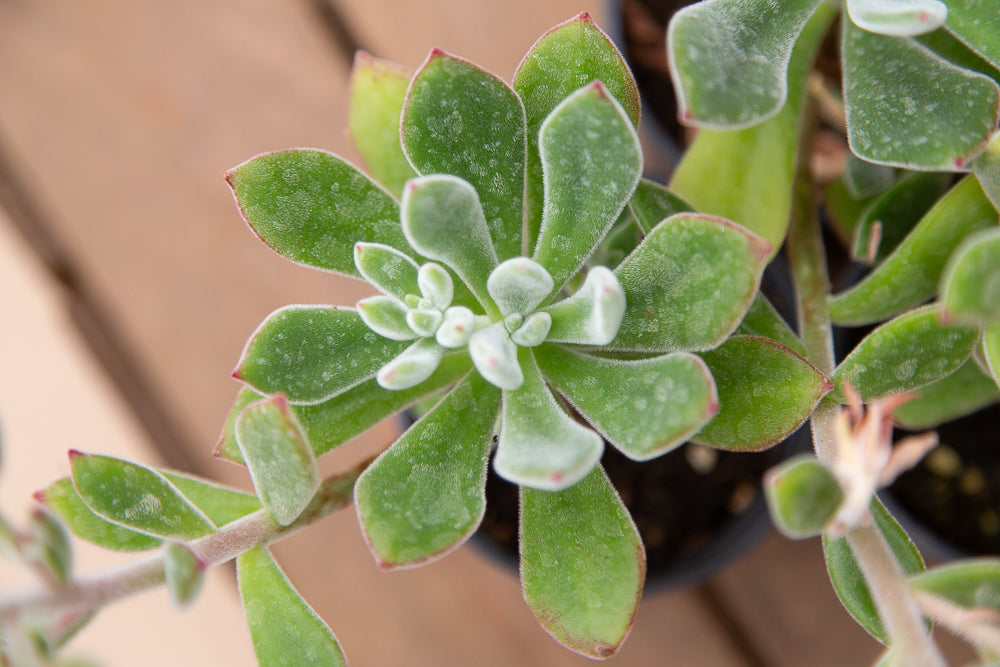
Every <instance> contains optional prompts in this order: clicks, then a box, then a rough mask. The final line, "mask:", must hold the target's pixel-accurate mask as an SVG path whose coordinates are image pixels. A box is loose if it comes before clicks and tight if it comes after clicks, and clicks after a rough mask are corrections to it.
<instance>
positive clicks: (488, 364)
mask: <svg viewBox="0 0 1000 667" xmlns="http://www.w3.org/2000/svg"><path fill="white" fill-rule="evenodd" d="M469 356H470V357H472V363H474V364H475V365H476V370H478V371H479V374H480V375H482V376H483V377H484V378H486V380H487V381H488V382H489V383H490V384H492V385H494V386H496V387H500V388H501V389H510V390H515V389H517V388H518V387H520V386H521V384H522V383H523V382H524V374H523V373H522V372H521V366H520V365H519V364H518V361H517V346H516V345H515V344H514V341H512V340H511V338H510V333H508V332H507V328H506V327H505V326H504V323H503V322H497V323H496V324H493V325H492V326H489V327H487V328H485V329H480V330H479V331H477V332H476V333H474V334H473V335H472V338H470V339H469Z"/></svg>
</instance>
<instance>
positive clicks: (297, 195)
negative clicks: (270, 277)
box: [226, 149, 408, 276]
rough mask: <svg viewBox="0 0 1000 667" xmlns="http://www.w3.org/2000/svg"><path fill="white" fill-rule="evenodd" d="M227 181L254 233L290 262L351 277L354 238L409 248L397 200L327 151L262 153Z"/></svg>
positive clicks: (353, 269) (229, 174)
mask: <svg viewBox="0 0 1000 667" xmlns="http://www.w3.org/2000/svg"><path fill="white" fill-rule="evenodd" d="M226 181H227V182H228V183H229V187H231V188H232V190H233V194H234V195H235V197H236V201H237V202H238V203H239V205H240V211H241V212H242V214H243V218H244V220H246V223H247V224H248V225H250V227H251V229H253V231H254V233H256V234H257V236H259V237H260V239H261V240H262V241H264V243H266V244H267V245H269V246H271V248H273V249H274V250H275V251H277V252H278V253H280V254H281V255H283V256H284V257H287V258H288V259H290V260H292V261H293V262H298V263H299V264H305V265H306V266H312V267H315V268H318V269H326V270H328V271H336V272H338V273H344V274H347V275H349V276H357V275H358V273H357V269H356V268H355V266H354V256H353V253H354V244H355V243H357V242H358V241H366V242H369V243H383V244H385V245H389V246H392V247H394V248H397V249H399V250H403V251H405V250H407V249H408V246H407V245H406V239H405V238H404V237H403V233H402V231H401V230H400V228H399V206H398V204H396V200H395V199H393V198H392V195H390V194H389V193H388V192H386V191H385V190H383V189H382V188H381V186H379V185H378V184H376V183H375V182H374V181H372V180H371V179H369V178H368V177H367V176H365V175H364V174H362V173H361V172H360V171H358V170H357V169H356V168H355V167H354V166H352V165H350V164H348V163H347V162H345V161H344V160H342V159H341V158H339V157H338V156H336V155H334V154H333V153H327V152H325V151H318V150H312V149H299V150H289V151H283V152H279V153H268V154H265V155H261V156H258V157H255V158H253V159H251V160H249V161H247V162H244V163H243V164H241V165H239V166H238V167H234V168H233V169H232V170H231V171H230V172H229V173H227V174H226Z"/></svg>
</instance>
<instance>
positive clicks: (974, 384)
mask: <svg viewBox="0 0 1000 667" xmlns="http://www.w3.org/2000/svg"><path fill="white" fill-rule="evenodd" d="M997 401H1000V388H998V387H997V385H996V383H995V382H994V381H993V379H992V378H990V377H987V376H986V375H984V374H983V372H982V370H980V368H979V366H978V365H977V364H976V362H975V361H972V360H969V361H967V362H965V364H964V365H963V366H962V367H961V368H959V369H958V370H957V371H955V372H954V373H952V374H951V375H946V376H945V377H943V378H941V379H940V380H938V381H937V382H932V383H931V384H929V385H926V386H924V387H921V388H920V390H919V395H918V396H917V397H916V398H913V399H911V400H909V401H907V402H906V403H904V404H903V405H901V406H899V407H898V408H896V410H895V411H894V412H893V413H892V416H893V418H894V419H895V420H896V421H898V422H899V424H900V425H901V426H903V427H904V428H907V429H910V430H911V431H918V430H923V429H928V428H934V427H935V426H937V425H938V424H943V423H944V422H946V421H951V420H952V419H958V418H959V417H963V416H965V415H968V414H972V413H973V412H975V411H976V410H979V409H980V408H984V407H986V406H987V405H990V404H991V403H995V402H997Z"/></svg>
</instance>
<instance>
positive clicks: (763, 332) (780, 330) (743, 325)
mask: <svg viewBox="0 0 1000 667" xmlns="http://www.w3.org/2000/svg"><path fill="white" fill-rule="evenodd" d="M736 333H738V334H742V335H744V336H761V337H763V338H770V339H771V340H775V341H778V342H779V343H781V344H782V345H784V346H785V347H787V348H788V349H790V350H791V351H792V352H794V353H795V354H797V355H799V356H801V357H804V356H806V346H805V345H803V343H802V341H801V340H799V337H798V336H796V335H795V332H794V331H792V329H791V327H789V326H788V323H787V322H785V320H784V319H783V318H782V317H781V315H779V314H778V311H777V310H775V308H774V306H773V305H771V302H770V301H768V300H767V297H765V296H764V295H763V294H761V293H760V292H757V295H756V296H755V297H754V299H753V303H751V304H750V310H748V311H747V314H746V315H744V316H743V321H742V322H740V326H739V327H738V328H737V329H736Z"/></svg>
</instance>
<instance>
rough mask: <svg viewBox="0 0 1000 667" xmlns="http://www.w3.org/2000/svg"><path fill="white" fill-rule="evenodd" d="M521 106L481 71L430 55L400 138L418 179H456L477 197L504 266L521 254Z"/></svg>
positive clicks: (411, 96)
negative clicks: (432, 176) (440, 176)
mask: <svg viewBox="0 0 1000 667" xmlns="http://www.w3.org/2000/svg"><path fill="white" fill-rule="evenodd" d="M525 123H526V121H525V117H524V105H523V104H522V103H521V99H520V98H519V97H518V96H517V93H515V92H514V90H513V89H512V88H511V87H510V86H509V85H507V84H506V83H505V82H504V81H502V80H501V79H499V78H497V77H496V76H495V75H493V74H491V73H490V72H487V71H486V70H484V69H482V68H481V67H479V66H478V65H474V64H473V63H470V62H468V61H466V60H462V59H461V58H457V57H455V56H452V55H449V54H447V53H445V52H444V51H442V50H441V49H437V48H435V49H433V50H432V51H431V53H430V55H428V56H427V60H425V61H424V64H423V65H422V66H421V68H420V69H419V70H418V71H417V74H416V76H414V78H413V82H412V83H411V84H410V90H409V92H408V93H407V97H406V106H405V107H404V108H403V117H402V121H401V123H400V135H401V136H402V140H403V150H404V151H405V152H406V155H407V156H408V157H409V158H410V162H411V163H412V164H413V166H414V167H415V168H416V170H417V171H418V172H420V173H421V174H425V175H428V174H452V175H454V176H457V177H459V178H461V179H463V180H465V181H467V182H468V183H469V184H470V185H472V187H473V188H474V189H475V190H476V191H477V192H478V193H479V199H480V201H481V202H482V206H483V212H484V214H485V215H486V221H487V224H488V225H489V230H490V236H491V237H492V238H493V243H494V244H495V247H496V254H497V256H498V257H499V258H500V259H501V260H504V259H507V258H509V257H515V256H519V255H521V254H522V252H523V250H522V245H521V228H522V226H523V220H522V218H523V211H524V205H523V201H524V169H525V159H526V151H527V138H526V135H525Z"/></svg>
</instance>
